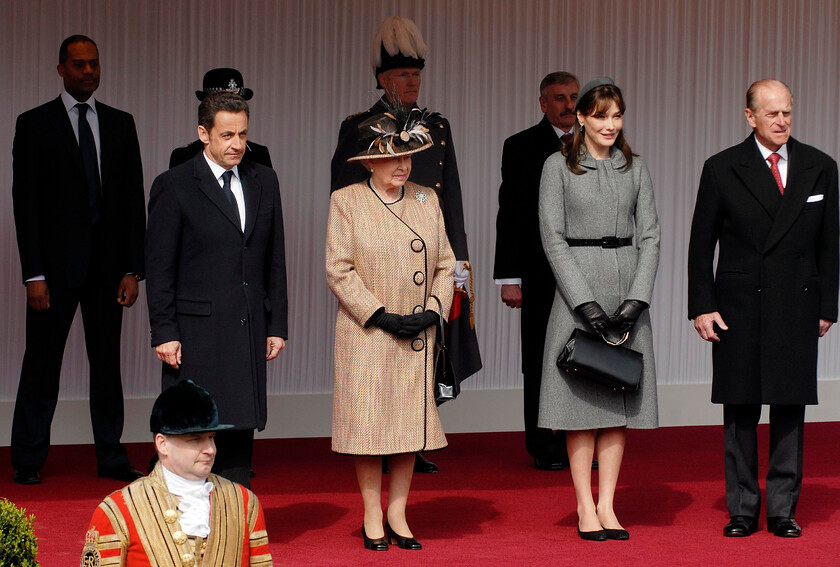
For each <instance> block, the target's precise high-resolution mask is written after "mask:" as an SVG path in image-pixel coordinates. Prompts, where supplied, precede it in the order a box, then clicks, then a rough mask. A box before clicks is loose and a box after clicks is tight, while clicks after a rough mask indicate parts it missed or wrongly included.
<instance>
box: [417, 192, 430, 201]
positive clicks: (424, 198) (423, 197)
mask: <svg viewBox="0 0 840 567" xmlns="http://www.w3.org/2000/svg"><path fill="white" fill-rule="evenodd" d="M414 196H415V197H416V198H417V200H418V201H420V202H421V203H425V202H426V201H428V200H429V197H428V196H427V195H426V192H425V191H417V192H416V193H415V194H414Z"/></svg>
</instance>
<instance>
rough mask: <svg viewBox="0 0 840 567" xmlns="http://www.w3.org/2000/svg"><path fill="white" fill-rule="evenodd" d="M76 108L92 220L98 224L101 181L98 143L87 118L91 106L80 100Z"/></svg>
mask: <svg viewBox="0 0 840 567" xmlns="http://www.w3.org/2000/svg"><path fill="white" fill-rule="evenodd" d="M76 108H77V109H78V111H79V149H80V150H81V151H82V165H84V167H85V177H86V178H87V185H88V203H89V205H90V221H91V222H92V223H93V224H96V223H98V222H99V218H100V216H101V214H100V210H99V194H100V192H101V184H100V181H99V160H98V159H97V157H96V143H95V142H94V141H93V130H91V129H90V124H89V123H88V120H87V111H88V109H89V108H90V107H89V106H88V105H87V104H85V103H81V102H80V103H79V104H77V105H76Z"/></svg>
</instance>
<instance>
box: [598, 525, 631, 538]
mask: <svg viewBox="0 0 840 567" xmlns="http://www.w3.org/2000/svg"><path fill="white" fill-rule="evenodd" d="M604 534H606V536H607V539H615V540H618V541H625V540H628V539H630V532H628V531H627V530H612V529H609V528H604Z"/></svg>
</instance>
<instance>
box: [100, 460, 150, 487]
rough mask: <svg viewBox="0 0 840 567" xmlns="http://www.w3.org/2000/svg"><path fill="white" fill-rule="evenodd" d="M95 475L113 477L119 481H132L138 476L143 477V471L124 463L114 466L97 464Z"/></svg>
mask: <svg viewBox="0 0 840 567" xmlns="http://www.w3.org/2000/svg"><path fill="white" fill-rule="evenodd" d="M96 476H98V477H99V478H113V479H114V480H118V481H120V482H134V481H135V480H137V479H138V478H143V476H144V475H143V473H141V472H140V471H138V470H137V469H135V468H134V467H132V466H131V465H129V464H128V463H125V464H124V465H118V466H116V467H105V466H101V465H100V466H99V467H97V469H96Z"/></svg>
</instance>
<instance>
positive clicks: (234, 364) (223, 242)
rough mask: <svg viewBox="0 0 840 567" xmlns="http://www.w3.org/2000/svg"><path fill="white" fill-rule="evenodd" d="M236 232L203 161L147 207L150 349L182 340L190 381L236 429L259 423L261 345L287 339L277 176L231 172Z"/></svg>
mask: <svg viewBox="0 0 840 567" xmlns="http://www.w3.org/2000/svg"><path fill="white" fill-rule="evenodd" d="M239 174H240V178H241V179H242V189H243V193H244V195H245V209H246V213H245V233H244V234H243V233H242V231H241V229H240V228H239V221H238V220H237V219H235V218H234V215H233V208H232V207H231V206H230V203H229V202H228V200H227V198H226V197H225V195H224V194H223V193H222V188H221V187H220V186H219V183H218V181H217V180H216V179H215V178H214V176H213V173H212V171H211V170H210V167H209V166H208V165H207V161H206V160H205V158H204V154H203V153H199V154H198V155H197V156H195V158H194V159H192V160H191V161H189V162H187V163H185V164H183V165H180V166H178V167H176V168H174V169H170V170H169V171H166V172H164V173H162V174H160V175H159V176H158V177H157V179H155V181H154V183H153V184H152V190H151V195H150V198H149V226H148V228H147V231H146V252H147V254H146V265H147V272H146V282H147V284H146V295H147V297H148V302H149V319H150V322H151V330H152V346H156V345H159V344H162V343H165V342H168V341H173V340H178V341H181V349H182V364H181V368H180V370H175V369H173V368H172V367H171V366H169V365H168V364H164V365H163V387H164V388H166V387H167V386H170V385H172V384H174V383H175V382H176V381H178V380H181V379H186V378H190V379H192V380H193V381H195V382H196V383H197V384H200V385H201V386H203V387H204V388H206V389H207V390H209V391H210V393H211V394H212V395H213V398H214V399H215V400H216V403H217V404H218V406H219V418H220V419H221V420H222V421H223V422H225V423H232V424H234V425H235V426H236V428H237V429H254V428H257V429H263V428H264V427H265V421H266V385H265V382H266V378H265V364H266V363H265V345H266V336H267V335H268V336H277V337H283V338H287V337H288V326H287V298H286V261H285V246H284V238H283V213H282V208H281V204H280V191H279V186H278V182H277V175H276V174H275V173H274V171H273V170H271V169H268V168H267V167H264V166H262V165H259V164H256V163H252V162H248V161H247V160H246V161H243V162H242V163H240V164H239Z"/></svg>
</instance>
